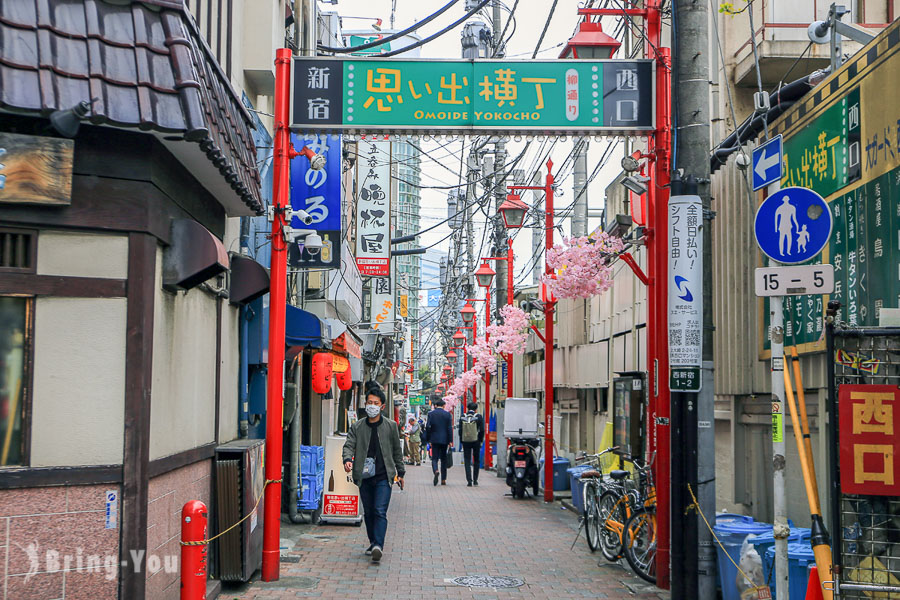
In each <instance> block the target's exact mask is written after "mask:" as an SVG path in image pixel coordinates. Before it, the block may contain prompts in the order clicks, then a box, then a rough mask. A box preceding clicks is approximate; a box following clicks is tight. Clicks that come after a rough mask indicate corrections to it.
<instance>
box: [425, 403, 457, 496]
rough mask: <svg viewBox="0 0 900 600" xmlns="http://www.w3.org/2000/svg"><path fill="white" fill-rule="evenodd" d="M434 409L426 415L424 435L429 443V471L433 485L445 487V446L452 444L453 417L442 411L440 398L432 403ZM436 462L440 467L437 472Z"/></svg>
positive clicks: (442, 404) (442, 406)
mask: <svg viewBox="0 0 900 600" xmlns="http://www.w3.org/2000/svg"><path fill="white" fill-rule="evenodd" d="M433 404H434V409H433V410H432V411H431V412H429V413H428V424H427V425H425V435H426V436H428V441H429V443H431V470H432V471H434V485H437V484H438V477H440V479H441V485H447V446H449V445H450V444H452V443H453V417H452V416H451V415H450V413H449V412H447V411H446V410H444V401H443V400H442V399H440V398H438V399H437V400H435V401H434V402H433ZM438 461H440V464H441V467H440V470H438Z"/></svg>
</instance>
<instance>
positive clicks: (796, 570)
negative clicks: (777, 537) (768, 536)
mask: <svg viewBox="0 0 900 600" xmlns="http://www.w3.org/2000/svg"><path fill="white" fill-rule="evenodd" d="M766 561H768V562H769V564H775V547H774V546H772V547H771V548H769V549H768V550H766ZM815 564H816V556H815V554H813V550H812V546H810V545H809V542H808V541H806V542H794V543H790V542H789V543H788V588H789V593H788V595H789V596H790V600H804V599H805V598H806V584H808V583H809V568H810V567H812V566H815ZM770 589H771V590H772V598H773V599H775V585H774V584H773V585H771V586H770ZM775 600H777V599H775Z"/></svg>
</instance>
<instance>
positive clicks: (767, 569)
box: [751, 521, 812, 596]
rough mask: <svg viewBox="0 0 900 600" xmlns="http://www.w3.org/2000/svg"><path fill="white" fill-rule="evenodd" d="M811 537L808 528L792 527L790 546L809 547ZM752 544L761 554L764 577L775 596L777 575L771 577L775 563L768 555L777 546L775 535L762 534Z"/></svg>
mask: <svg viewBox="0 0 900 600" xmlns="http://www.w3.org/2000/svg"><path fill="white" fill-rule="evenodd" d="M789 522H790V521H789ZM811 535H812V534H811V532H810V529H809V528H808V527H791V533H790V535H789V536H788V544H791V543H797V544H806V545H807V546H809V538H810V536H811ZM751 543H752V544H753V547H754V548H756V552H757V554H759V556H760V558H761V559H762V566H763V575H765V577H766V581H768V582H769V583H770V584H771V585H770V586H769V587H771V588H772V595H773V596H774V594H775V584H774V581H775V579H774V577H775V574H774V573H772V575H769V573H771V572H772V565H773V563H772V562H770V561H769V555H768V554H767V553H768V551H769V548H773V547H774V546H775V535H774V534H773V533H772V532H771V531H767V532H766V533H760V534H759V535H757V536H756V537H755V538H754V539H753V540H751ZM773 556H774V555H773Z"/></svg>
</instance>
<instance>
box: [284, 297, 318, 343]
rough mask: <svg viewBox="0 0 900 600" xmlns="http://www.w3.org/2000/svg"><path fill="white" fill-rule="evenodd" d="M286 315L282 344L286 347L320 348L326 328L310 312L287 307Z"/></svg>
mask: <svg viewBox="0 0 900 600" xmlns="http://www.w3.org/2000/svg"><path fill="white" fill-rule="evenodd" d="M286 308H287V313H286V316H285V325H284V342H285V344H287V345H288V346H310V347H312V348H322V347H323V346H324V340H323V336H322V333H323V332H325V331H328V326H327V325H325V323H324V322H322V320H321V319H320V318H319V317H317V316H316V315H314V314H312V313H311V312H307V311H305V310H303V309H300V308H297V307H296V306H291V305H290V304H288V305H287V307H286Z"/></svg>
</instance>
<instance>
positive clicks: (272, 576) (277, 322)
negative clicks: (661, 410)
mask: <svg viewBox="0 0 900 600" xmlns="http://www.w3.org/2000/svg"><path fill="white" fill-rule="evenodd" d="M275 56H276V58H275V139H274V146H275V148H274V150H275V160H274V164H273V190H272V205H273V209H274V210H273V212H272V263H271V269H270V287H269V365H268V367H269V372H268V375H267V377H266V468H265V473H266V484H267V485H266V489H265V501H264V504H265V514H264V517H263V553H262V568H261V571H262V580H263V581H277V580H278V576H279V567H280V562H279V561H280V560H281V548H280V544H281V477H282V464H281V460H282V451H283V448H282V437H281V436H282V435H283V432H282V430H281V420H282V410H283V408H284V327H285V305H286V303H287V244H286V243H285V240H284V227H285V226H286V225H288V223H287V222H286V220H285V208H288V207H289V206H290V189H289V178H290V168H291V167H290V149H291V132H290V129H289V128H288V125H289V123H288V120H289V119H290V114H289V106H288V104H289V102H290V97H291V87H290V83H291V50H290V49H289V48H279V49H278V50H276V51H275Z"/></svg>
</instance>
